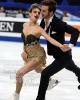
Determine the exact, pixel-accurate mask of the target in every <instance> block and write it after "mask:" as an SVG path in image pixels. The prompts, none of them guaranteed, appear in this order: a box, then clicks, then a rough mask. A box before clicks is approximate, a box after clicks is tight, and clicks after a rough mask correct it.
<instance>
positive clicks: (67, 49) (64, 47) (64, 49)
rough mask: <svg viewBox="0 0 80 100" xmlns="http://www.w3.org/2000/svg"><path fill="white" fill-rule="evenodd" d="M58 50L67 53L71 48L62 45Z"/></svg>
mask: <svg viewBox="0 0 80 100" xmlns="http://www.w3.org/2000/svg"><path fill="white" fill-rule="evenodd" d="M60 49H61V50H62V51H63V52H67V51H69V50H70V49H71V48H70V47H69V45H68V44H63V45H62V46H61V47H60Z"/></svg>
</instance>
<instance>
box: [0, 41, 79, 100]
mask: <svg viewBox="0 0 80 100" xmlns="http://www.w3.org/2000/svg"><path fill="white" fill-rule="evenodd" d="M42 46H43V47H44V48H45V50H46V45H42ZM22 49H23V44H22V43H16V42H1V41H0V100H9V97H10V96H11V95H12V94H13V93H14V91H15V73H16V70H17V69H19V68H20V67H21V66H22V65H23V63H24V62H23V60H22V58H21V52H22ZM72 54H73V59H74V61H75V63H76V64H77V65H78V66H80V47H74V48H73V49H72ZM52 61H53V58H52V57H51V56H48V55H47V65H48V64H50V63H51V62H52ZM52 78H54V79H58V80H59V81H60V83H59V84H58V85H57V86H56V87H54V88H53V89H51V90H49V91H47V93H46V100H80V90H78V89H77V86H78V85H79V83H78V82H77V78H76V76H75V75H74V74H73V73H72V72H70V71H68V70H66V69H63V70H61V71H60V72H58V73H57V74H55V75H54V76H52ZM39 80H40V74H38V73H36V72H35V71H32V72H29V73H28V74H26V75H25V76H24V84H23V88H22V91H21V94H20V100H35V99H36V96H37V92H38V87H39Z"/></svg>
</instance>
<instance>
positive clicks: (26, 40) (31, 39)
mask: <svg viewBox="0 0 80 100" xmlns="http://www.w3.org/2000/svg"><path fill="white" fill-rule="evenodd" d="M21 36H22V39H23V42H24V45H26V44H31V43H32V42H35V41H37V42H39V38H37V37H36V36H34V35H32V34H29V35H27V36H25V35H24V34H23V33H22V34H21Z"/></svg>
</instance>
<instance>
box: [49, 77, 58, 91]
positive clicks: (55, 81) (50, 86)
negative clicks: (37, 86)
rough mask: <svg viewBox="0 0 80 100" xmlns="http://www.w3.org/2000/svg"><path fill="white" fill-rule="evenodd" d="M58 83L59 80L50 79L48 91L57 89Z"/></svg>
mask: <svg viewBox="0 0 80 100" xmlns="http://www.w3.org/2000/svg"><path fill="white" fill-rule="evenodd" d="M58 83H59V81H58V80H54V79H50V81H49V85H48V88H47V90H50V89H52V88H53V87H55V86H56V85H57V84H58Z"/></svg>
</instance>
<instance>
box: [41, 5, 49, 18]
mask: <svg viewBox="0 0 80 100" xmlns="http://www.w3.org/2000/svg"><path fill="white" fill-rule="evenodd" d="M41 14H42V17H43V18H45V19H46V18H48V16H49V11H48V6H45V5H42V6H41Z"/></svg>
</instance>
